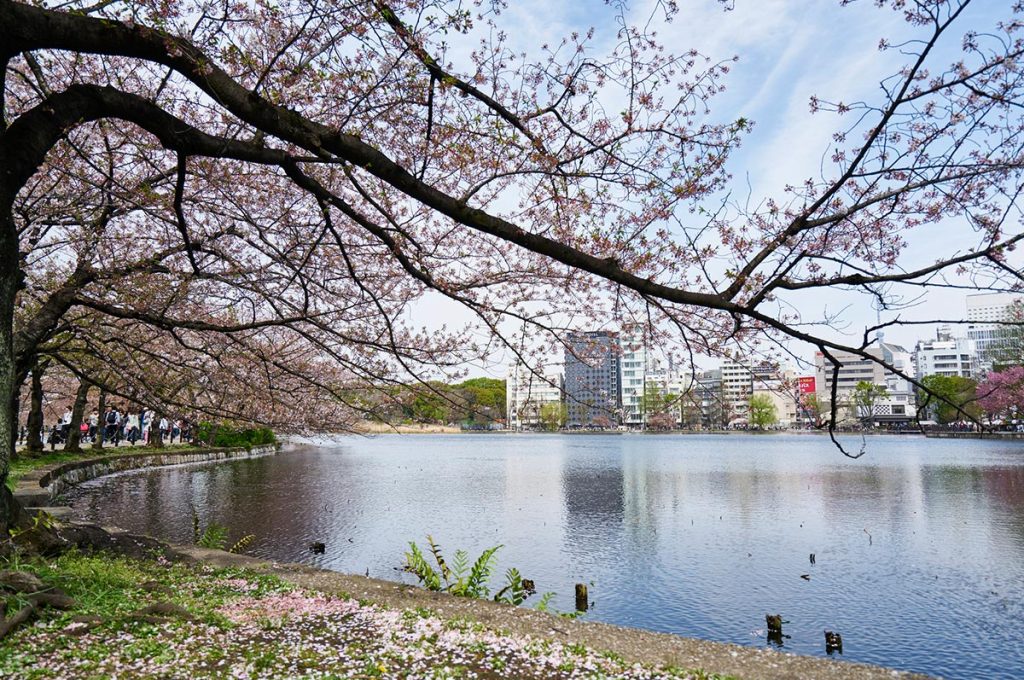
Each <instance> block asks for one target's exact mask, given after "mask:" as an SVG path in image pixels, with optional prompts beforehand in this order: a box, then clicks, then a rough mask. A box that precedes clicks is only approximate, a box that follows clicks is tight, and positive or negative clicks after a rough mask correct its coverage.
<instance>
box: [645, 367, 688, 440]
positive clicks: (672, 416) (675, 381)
mask: <svg viewBox="0 0 1024 680" xmlns="http://www.w3.org/2000/svg"><path fill="white" fill-rule="evenodd" d="M652 366H653V365H652V364H649V365H648V371H647V381H646V384H645V387H644V392H645V402H646V403H645V413H644V418H645V424H646V425H647V426H657V427H659V428H663V427H666V426H670V427H673V428H681V427H690V426H692V425H691V424H688V423H687V418H686V415H687V411H688V410H689V411H690V412H691V413H692V412H693V411H694V406H695V403H694V396H695V387H696V386H695V382H694V377H693V374H692V373H691V372H690V371H687V370H672V369H659V368H655V367H652ZM651 401H654V402H656V403H653V404H652V403H650V402H651ZM696 413H697V419H696V420H697V422H698V423H699V422H700V408H699V406H698V407H697V408H696ZM669 420H671V421H672V422H671V424H669V422H668V421H669Z"/></svg>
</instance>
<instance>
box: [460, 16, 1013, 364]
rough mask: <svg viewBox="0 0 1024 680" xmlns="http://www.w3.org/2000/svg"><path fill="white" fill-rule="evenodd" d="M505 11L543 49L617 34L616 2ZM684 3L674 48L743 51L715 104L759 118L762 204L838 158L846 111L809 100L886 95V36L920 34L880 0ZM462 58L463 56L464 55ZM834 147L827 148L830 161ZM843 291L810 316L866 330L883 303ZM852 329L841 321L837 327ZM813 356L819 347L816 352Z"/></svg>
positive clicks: (947, 54)
mask: <svg viewBox="0 0 1024 680" xmlns="http://www.w3.org/2000/svg"><path fill="white" fill-rule="evenodd" d="M656 2H657V0H644V1H642V2H640V1H637V2H632V3H630V6H629V12H630V16H631V17H632V18H634V19H635V20H643V19H645V18H646V17H648V16H650V14H651V11H652V7H654V5H655V3H656ZM509 4H510V7H509V8H508V9H507V10H506V11H505V12H504V13H503V15H502V17H501V18H500V23H501V25H502V27H503V28H504V29H505V30H506V31H507V32H508V34H509V36H510V40H511V42H512V45H513V46H514V47H516V48H517V49H523V50H526V51H527V52H528V54H530V55H531V56H534V57H537V58H539V57H540V52H539V51H538V46H539V45H541V44H543V43H551V44H557V42H558V41H559V40H560V38H561V37H562V36H563V35H566V34H568V33H570V32H572V31H579V32H581V33H583V32H585V31H586V30H587V29H588V28H590V27H593V28H594V29H595V31H596V33H595V42H594V43H593V44H594V47H595V50H596V51H598V52H601V51H604V49H606V48H609V47H611V46H612V45H613V44H614V40H615V24H614V22H613V12H614V10H613V9H612V8H611V7H609V6H608V5H607V4H606V3H605V2H603V0H576V1H574V2H552V1H551V0H511V2H510V3H509ZM678 4H679V7H680V12H679V14H678V15H677V16H676V17H675V19H674V21H673V22H672V23H671V24H667V25H664V26H662V27H660V28H659V35H660V36H661V39H662V42H663V43H664V44H665V45H666V46H667V47H668V49H670V50H672V51H675V52H682V51H685V50H687V49H689V48H691V47H692V48H695V49H697V50H698V51H700V52H701V53H703V54H704V55H706V56H708V57H710V58H711V59H712V60H715V61H718V60H726V59H729V58H731V57H732V56H734V55H735V56H738V57H739V60H738V61H737V62H736V63H735V64H733V67H732V72H731V73H730V74H729V76H728V77H727V80H726V84H727V90H726V92H725V93H724V94H721V95H718V96H717V97H716V98H715V99H714V100H713V104H712V110H713V113H712V116H711V117H712V119H713V120H716V121H718V122H722V121H729V120H735V119H737V118H739V117H745V118H748V119H751V120H753V121H754V122H755V127H754V130H753V132H752V133H751V134H750V135H749V136H748V137H747V139H746V140H745V142H744V146H743V148H742V149H740V150H739V151H738V152H736V153H735V154H734V156H733V157H732V159H731V162H730V165H729V167H730V169H731V172H732V174H733V176H734V182H733V187H732V188H733V192H734V193H733V195H734V197H738V198H741V199H742V200H743V201H746V200H747V199H748V198H749V200H750V202H751V204H753V205H756V204H757V203H758V202H760V201H761V200H763V199H764V198H767V197H770V196H779V195H780V194H781V189H782V187H783V186H785V185H786V184H790V183H799V182H800V181H801V180H802V179H804V178H807V177H810V176H817V175H819V174H820V172H821V168H822V166H823V164H824V166H826V167H827V165H828V162H827V157H828V154H829V147H828V144H829V141H830V139H831V135H832V133H833V132H835V131H836V130H838V129H840V128H841V127H842V126H843V125H844V124H845V123H847V121H845V120H842V119H839V118H837V117H836V116H834V115H831V114H828V113H819V114H815V115H812V114H811V113H810V107H809V100H810V98H811V96H812V95H817V96H819V97H820V98H822V99H825V100H833V101H835V100H842V101H846V102H849V101H855V100H869V101H878V100H879V98H880V93H881V91H880V87H879V82H880V81H881V80H882V79H883V78H884V77H886V76H888V75H891V74H892V73H893V72H894V71H895V70H896V69H897V68H898V67H899V65H900V64H901V63H902V62H903V61H904V60H905V59H906V57H904V56H902V55H900V54H899V53H898V52H896V51H894V50H890V51H879V49H878V44H879V39H880V38H883V37H885V38H887V39H889V40H890V42H894V43H895V42H899V41H900V40H901V39H903V38H905V37H907V36H909V35H911V34H912V30H913V29H911V27H909V26H908V25H907V24H906V23H905V22H904V21H903V19H902V17H901V15H899V14H898V13H896V12H893V11H892V10H890V9H887V8H882V9H880V8H878V7H876V6H875V3H874V1H873V0H860V1H859V2H854V3H852V5H851V6H847V7H841V6H840V3H839V2H838V0H799V1H798V0H735V8H734V9H733V10H732V11H723V7H722V4H721V3H720V2H718V1H717V0H679V3H678ZM1005 7H1006V4H1004V3H1003V2H1001V1H1000V0H979V1H977V2H975V3H974V5H973V6H972V7H971V8H969V10H968V11H967V13H966V14H965V15H964V17H962V20H961V21H960V22H959V26H958V27H956V28H955V30H954V31H953V32H952V34H949V35H948V39H947V40H946V43H945V45H944V46H943V48H944V49H942V50H941V52H940V53H939V55H940V59H939V60H938V61H937V62H935V63H936V64H941V65H946V64H948V63H949V62H951V61H953V60H954V59H956V58H957V55H958V53H959V43H960V39H961V37H962V35H963V33H964V32H965V31H966V30H968V28H975V29H978V28H980V29H988V28H991V27H993V26H994V24H995V21H996V20H997V18H998V17H997V16H996V15H997V14H1002V13H1003V12H1004V11H1005V10H1004V8H1005ZM457 63H458V62H457V60H456V64H457ZM823 158H824V159H826V160H824V161H823ZM941 229H942V227H941V225H938V226H936V228H935V229H933V230H931V231H930V232H929V233H928V234H927V235H922V236H921V238H920V239H919V240H918V241H916V242H911V246H910V248H909V249H908V251H907V253H906V257H905V259H904V260H901V264H903V265H904V266H906V267H908V268H909V267H912V266H916V265H917V264H920V263H925V262H930V261H932V260H934V259H935V257H937V256H938V254H939V252H940V251H939V250H938V248H940V247H942V246H944V245H945V246H947V247H948V239H945V240H944V239H943V238H942V232H941ZM854 299H855V298H853V297H850V298H844V297H843V296H842V295H837V294H829V295H828V296H823V295H817V296H803V297H802V298H801V299H800V304H801V305H805V306H806V307H807V310H806V311H807V312H808V314H807V316H813V315H814V311H815V310H817V311H819V312H820V311H824V310H826V309H827V310H829V311H832V312H834V311H837V310H839V309H842V308H844V307H845V308H846V317H847V319H848V321H849V325H848V326H847V329H848V332H849V333H852V334H854V335H856V336H858V337H859V335H860V333H861V332H862V330H863V327H864V325H866V324H870V323H874V321H875V311H874V310H872V309H871V308H870V307H869V306H867V305H865V304H864V303H863V301H860V302H859V304H854V305H853V306H852V307H847V305H850V304H853V300H854ZM963 309H964V304H963V293H961V292H957V291H952V292H946V291H935V292H934V293H932V294H930V295H929V297H928V298H927V299H926V300H925V301H924V302H923V303H922V304H920V305H919V306H917V307H915V308H914V309H913V310H911V311H910V312H909V314H910V315H912V316H913V317H915V318H935V317H947V318H948V317H950V316H961V315H962V314H963ZM930 332H931V330H930V329H927V328H926V329H910V330H894V331H890V332H889V333H887V340H890V341H895V342H902V343H903V344H906V345H908V346H911V345H912V344H913V341H914V340H915V339H916V338H917V337H920V336H922V335H927V334H930ZM830 335H831V336H832V337H836V338H843V333H842V332H831V333H830ZM806 354H807V355H808V356H809V352H807V353H806Z"/></svg>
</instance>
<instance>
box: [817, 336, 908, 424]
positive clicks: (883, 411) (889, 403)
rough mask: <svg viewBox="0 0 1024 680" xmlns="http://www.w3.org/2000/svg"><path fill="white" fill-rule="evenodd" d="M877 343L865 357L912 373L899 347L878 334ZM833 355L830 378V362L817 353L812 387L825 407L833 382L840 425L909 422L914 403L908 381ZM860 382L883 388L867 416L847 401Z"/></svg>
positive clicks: (842, 354) (849, 357)
mask: <svg viewBox="0 0 1024 680" xmlns="http://www.w3.org/2000/svg"><path fill="white" fill-rule="evenodd" d="M877 343H878V344H877V345H876V346H874V347H869V348H868V349H867V350H866V353H867V354H869V355H871V356H873V357H877V358H878V359H881V360H882V361H884V362H885V363H887V364H888V365H890V366H892V367H893V368H895V369H897V370H899V371H901V372H903V373H908V372H911V371H912V367H913V364H912V362H911V355H910V352H908V351H907V350H906V349H904V348H903V347H902V346H900V345H894V344H892V343H887V342H885V341H884V338H883V336H882V335H881V334H878V338H877ZM833 355H834V356H835V358H836V361H837V362H838V364H839V373H838V376H834V364H833V363H832V362H831V361H830V360H828V359H826V358H825V356H824V355H823V354H822V353H821V352H818V353H816V354H815V383H816V385H817V388H818V399H819V401H820V402H821V404H823V405H827V404H830V403H831V399H832V383H833V378H834V377H835V378H836V380H835V382H836V385H837V388H836V393H837V398H838V401H839V407H840V409H839V419H840V421H842V420H847V421H857V420H861V419H864V418H869V419H870V420H871V422H873V423H877V424H883V425H884V424H888V425H897V424H905V423H908V422H910V421H911V420H913V418H914V416H915V415H916V407H915V404H916V400H915V396H914V391H913V389H912V385H911V384H910V382H909V381H907V380H906V379H904V378H902V377H900V376H899V375H897V374H896V373H894V372H892V371H890V370H887V369H886V368H884V367H883V366H881V365H880V364H878V363H876V362H875V361H872V360H870V359H867V358H864V357H861V356H860V355H857V354H853V353H849V352H839V351H835V352H833ZM860 382H867V383H870V384H872V385H876V386H880V387H884V388H885V390H886V396H885V397H882V398H879V399H877V400H875V403H874V405H873V407H872V413H870V414H864V413H860V412H859V409H858V408H857V406H856V405H855V404H853V403H852V402H851V399H850V398H851V395H852V394H853V392H854V390H855V388H856V387H857V384H858V383H860Z"/></svg>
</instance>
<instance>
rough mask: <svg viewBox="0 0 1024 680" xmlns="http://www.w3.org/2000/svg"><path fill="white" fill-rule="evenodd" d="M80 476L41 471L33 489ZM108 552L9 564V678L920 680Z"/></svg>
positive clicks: (188, 555)
mask: <svg viewBox="0 0 1024 680" xmlns="http://www.w3.org/2000/svg"><path fill="white" fill-rule="evenodd" d="M176 448H177V447H176ZM67 462H68V461H67V460H66V458H64V457H62V458H61V460H60V461H45V462H43V459H40V464H41V465H42V466H43V467H41V468H40V467H37V468H35V469H33V470H30V471H27V472H30V474H29V475H28V476H31V477H33V478H41V475H42V474H43V473H45V472H46V471H47V470H48V469H51V470H52V469H53V468H55V467H58V466H59V464H60V463H63V464H66V463H67ZM21 465H22V469H23V470H24V469H25V467H26V466H27V465H29V464H28V463H27V462H23V463H21ZM44 521H48V520H44ZM77 531H78V534H79V535H81V534H83V533H85V534H92V535H94V534H95V529H92V530H85V529H82V528H78V529H77ZM93 543H95V544H102V545H106V547H107V549H106V550H95V549H89V548H88V546H87V544H82V543H81V542H80V545H81V546H82V547H79V548H73V549H71V550H66V551H63V552H62V553H60V554H57V555H50V556H38V555H36V556H29V555H19V554H18V553H14V554H13V555H12V556H11V557H9V558H7V559H6V560H4V561H2V562H0V570H3V571H2V573H0V590H2V594H3V595H4V597H5V600H6V615H5V618H4V624H0V635H4V637H3V639H0V677H5V678H6V677H10V678H86V677H88V678H94V677H118V678H149V677H173V678H205V677H218V678H219V677H246V678H297V677H309V678H371V677H386V678H414V677H415V678H495V679H496V678H538V679H542V678H543V679H546V678H697V679H717V680H724V679H725V678H730V677H737V678H766V679H769V680H770V679H773V678H809V677H815V678H837V679H845V678H879V679H881V678H893V677H915V676H910V675H907V674H898V673H895V672H893V671H890V670H888V669H883V668H877V667H872V666H865V665H859V664H851V663H841V662H835V661H832V660H829V659H819V658H813V657H799V656H793V655H789V654H784V653H781V652H778V651H774V650H768V649H755V648H746V647H739V646H735V645H727V644H721V643H714V642H705V641H700V640H690V639H686V638H680V637H677V636H672V635H665V634H659V633H651V632H647V631H640V630H634V629H626V628H619V627H615V626H609V625H605V624H599V623H593V622H586V621H570V620H566V619H564V618H560V617H558V616H555V615H552V614H548V613H542V612H538V611H533V610H528V609H523V608H517V607H512V606H509V605H500V604H496V603H493V602H487V601H479V600H469V599H466V598H454V597H452V596H449V595H446V594H443V593H433V592H428V591H425V590H422V589H419V588H415V587H412V586H407V585H402V584H397V583H392V582H388V581H380V580H377V579H370V578H365V577H362V576H353V575H346V574H339V573H335V572H328V571H324V570H317V569H312V568H308V567H303V566H300V565H279V564H274V563H269V562H266V561H262V560H258V559H256V558H251V557H246V556H244V555H233V554H229V553H226V552H223V551H218V550H206V549H201V548H194V547H192V548H189V547H181V546H177V547H175V546H166V545H163V544H160V543H158V542H156V541H152V540H142V539H134V538H132V537H126V536H124V535H117V534H114V535H113V536H112V537H108V538H107V539H104V540H98V541H93ZM398 558H399V556H396V560H397V559H398ZM22 612H28V613H27V614H26V615H25V619H26V620H25V621H24V622H20V625H18V623H15V625H10V626H8V625H6V624H8V623H10V622H12V621H14V620H15V619H16V618H17V617H18V616H19V614H21V613H22ZM916 677H921V676H916Z"/></svg>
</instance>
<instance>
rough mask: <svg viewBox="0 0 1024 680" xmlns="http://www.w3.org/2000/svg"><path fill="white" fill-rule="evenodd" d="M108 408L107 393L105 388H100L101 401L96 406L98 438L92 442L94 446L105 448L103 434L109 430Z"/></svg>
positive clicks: (95, 447)
mask: <svg viewBox="0 0 1024 680" xmlns="http://www.w3.org/2000/svg"><path fill="white" fill-rule="evenodd" d="M106 410H107V393H106V391H105V390H102V389H101V390H100V403H99V405H98V406H97V407H96V412H97V413H98V414H99V417H98V419H97V421H96V439H95V441H93V443H92V448H94V449H97V450H99V449H102V448H103V435H104V434H106V432H107V418H106V413H104V411H106Z"/></svg>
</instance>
